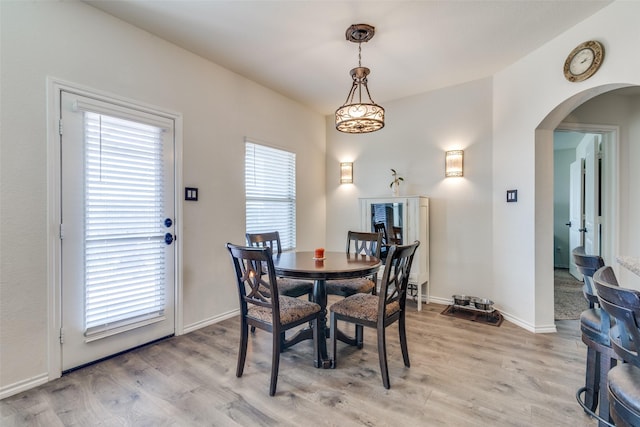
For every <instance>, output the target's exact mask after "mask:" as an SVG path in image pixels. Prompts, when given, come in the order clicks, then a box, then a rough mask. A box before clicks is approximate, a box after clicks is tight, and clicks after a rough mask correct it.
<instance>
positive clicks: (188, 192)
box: [184, 187, 198, 202]
mask: <svg viewBox="0 0 640 427" xmlns="http://www.w3.org/2000/svg"><path fill="white" fill-rule="evenodd" d="M184 199H185V200H189V201H192V202H197V201H198V189H197V188H196V187H185V188H184Z"/></svg>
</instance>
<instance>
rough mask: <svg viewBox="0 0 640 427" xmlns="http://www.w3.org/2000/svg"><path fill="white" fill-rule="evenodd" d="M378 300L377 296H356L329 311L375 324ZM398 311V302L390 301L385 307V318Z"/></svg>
mask: <svg viewBox="0 0 640 427" xmlns="http://www.w3.org/2000/svg"><path fill="white" fill-rule="evenodd" d="M379 299H380V298H378V296H377V295H371V294H356V295H353V296H351V297H349V298H345V299H343V300H341V301H338V302H336V303H335V304H333V305H332V306H331V311H332V312H334V313H336V314H339V315H342V316H349V317H350V318H352V319H360V320H365V321H367V322H377V321H378V305H379V304H380V301H379ZM398 311H400V303H399V302H398V301H392V302H391V303H389V304H388V305H387V306H386V307H385V312H386V316H391V315H392V314H394V313H396V312H398Z"/></svg>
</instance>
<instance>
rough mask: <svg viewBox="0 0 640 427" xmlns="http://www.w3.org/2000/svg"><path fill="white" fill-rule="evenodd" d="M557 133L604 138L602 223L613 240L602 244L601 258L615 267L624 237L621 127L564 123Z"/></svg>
mask: <svg viewBox="0 0 640 427" xmlns="http://www.w3.org/2000/svg"><path fill="white" fill-rule="evenodd" d="M555 130H558V131H572V132H583V133H590V134H599V135H601V136H602V146H601V151H602V153H603V162H602V168H601V171H602V170H603V169H604V174H602V178H603V179H602V182H601V184H600V188H601V189H604V192H603V193H604V198H603V199H602V206H603V215H602V216H603V217H604V221H603V222H602V223H601V224H602V226H603V228H604V229H605V230H608V232H607V233H608V235H609V238H608V239H606V240H605V241H603V242H601V244H602V253H601V254H600V255H601V256H602V257H603V258H604V260H605V262H606V263H607V265H614V264H615V262H614V261H615V252H616V249H617V248H618V241H619V238H620V234H619V233H620V230H619V224H620V186H619V183H620V167H619V166H620V157H619V153H620V140H619V135H620V127H619V126H612V125H599V124H589V123H567V122H562V123H560V125H558V127H557V128H556V129H555ZM609 233H610V234H609ZM569 250H571V248H569Z"/></svg>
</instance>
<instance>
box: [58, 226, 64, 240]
mask: <svg viewBox="0 0 640 427" xmlns="http://www.w3.org/2000/svg"><path fill="white" fill-rule="evenodd" d="M59 235H60V240H62V239H64V224H60V232H59Z"/></svg>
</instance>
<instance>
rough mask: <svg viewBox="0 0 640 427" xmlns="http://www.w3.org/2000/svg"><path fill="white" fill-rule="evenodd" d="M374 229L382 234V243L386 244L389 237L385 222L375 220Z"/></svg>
mask: <svg viewBox="0 0 640 427" xmlns="http://www.w3.org/2000/svg"><path fill="white" fill-rule="evenodd" d="M373 231H374V232H376V233H380V234H382V244H383V245H386V244H388V243H389V239H388V238H387V227H385V226H384V223H383V222H374V223H373Z"/></svg>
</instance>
